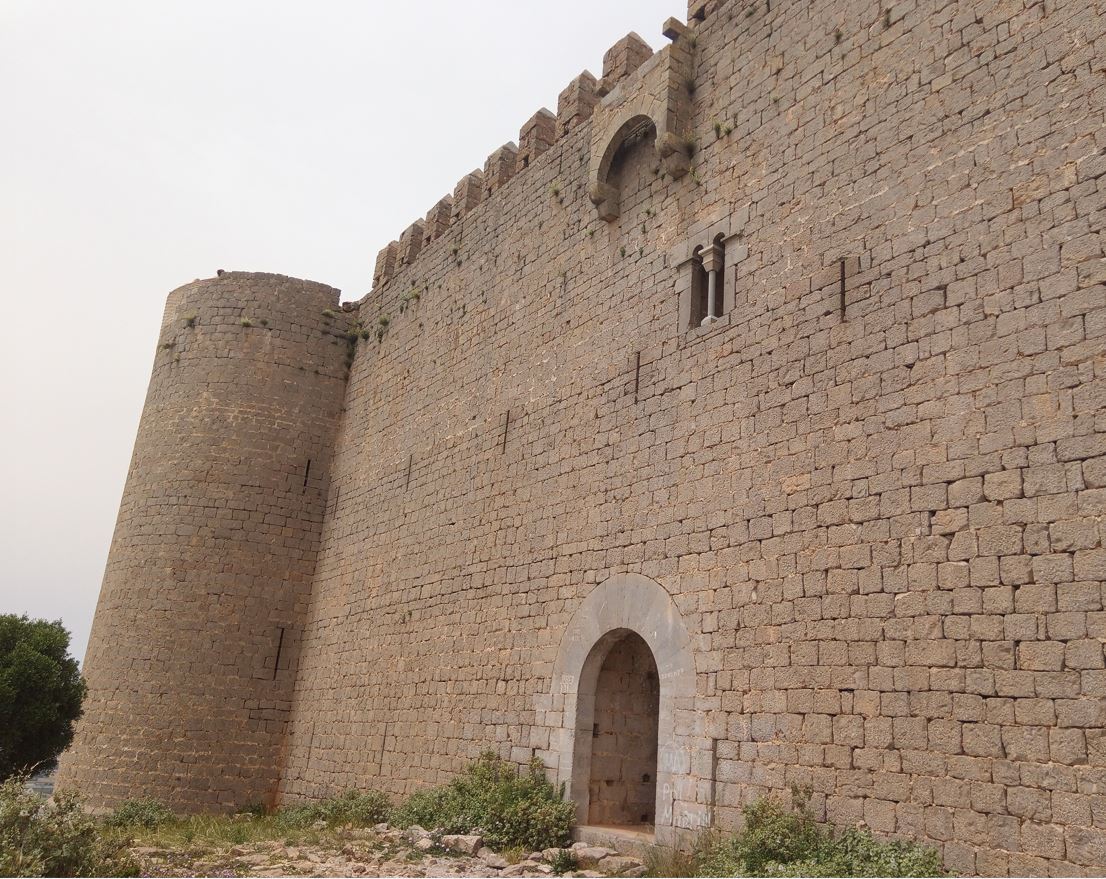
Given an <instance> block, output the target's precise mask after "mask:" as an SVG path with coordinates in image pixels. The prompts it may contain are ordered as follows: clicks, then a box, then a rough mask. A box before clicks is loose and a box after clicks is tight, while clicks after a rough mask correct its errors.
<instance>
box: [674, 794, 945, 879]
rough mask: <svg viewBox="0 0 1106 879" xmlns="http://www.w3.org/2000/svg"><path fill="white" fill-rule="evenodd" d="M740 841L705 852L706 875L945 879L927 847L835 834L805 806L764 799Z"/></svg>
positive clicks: (701, 862) (856, 833)
mask: <svg viewBox="0 0 1106 879" xmlns="http://www.w3.org/2000/svg"><path fill="white" fill-rule="evenodd" d="M744 818H745V826H744V828H743V829H742V831H741V832H740V833H738V834H737V835H736V836H733V837H730V838H728V839H724V840H715V841H713V842H712V843H711V844H709V845H707V846H705V847H704V848H703V849H702V851H701V852H700V854H699V856H698V858H697V863H696V864H695V872H696V873H697V874H698V875H701V876H944V875H946V874H945V872H944V870H942V869H941V858H940V855H938V853H937V852H936V851H935V850H934V849H932V848H929V847H928V846H923V845H919V844H917V843H912V842H899V841H881V840H878V839H876V838H875V837H874V836H872V834H871V833H870V832H869V831H867V830H856V829H849V830H844V831H836V830H835V829H834V828H833V827H831V826H829V825H824V824H819V823H818V822H817V821H815V820H814V818H813V817H812V816H811V814H810V812H809V811H808V809H807V808H806V805H805V802H802V801H801V799H800V802H799V804H798V805H797V806H796V807H795V808H792V809H788V808H785V807H784V806H783V805H781V804H780V803H779V802H778V801H776V800H772V799H760V800H757V801H756V802H755V803H752V804H751V805H749V806H746V807H745V809H744Z"/></svg>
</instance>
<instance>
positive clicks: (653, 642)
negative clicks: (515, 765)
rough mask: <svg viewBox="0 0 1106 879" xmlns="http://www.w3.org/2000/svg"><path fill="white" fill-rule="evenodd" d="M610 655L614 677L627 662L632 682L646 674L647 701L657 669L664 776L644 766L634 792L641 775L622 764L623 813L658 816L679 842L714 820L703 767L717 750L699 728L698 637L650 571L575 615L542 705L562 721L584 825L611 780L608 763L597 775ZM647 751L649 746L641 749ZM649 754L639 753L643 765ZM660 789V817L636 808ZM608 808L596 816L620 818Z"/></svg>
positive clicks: (568, 785) (598, 595) (556, 739)
mask: <svg viewBox="0 0 1106 879" xmlns="http://www.w3.org/2000/svg"><path fill="white" fill-rule="evenodd" d="M631 636H633V637H632V638H631ZM620 644H621V645H622V646H621V647H619V645H620ZM644 651H647V652H648V657H649V659H651V660H652V662H653V666H652V669H650V667H649V666H648V663H647V662H646V661H645V652H644ZM608 659H610V660H611V663H612V664H611V665H610V666H609V667H607V668H606V670H607V671H608V672H610V673H612V674H608V675H607V678H608V679H609V678H610V677H612V676H615V677H617V674H618V673H620V672H619V671H618V670H620V669H623V668H625V667H626V666H627V664H628V665H629V666H630V668H635V667H636V668H637V669H638V671H636V672H633V673H632V674H631V676H630V678H627V679H626V680H627V681H629V680H631V678H634V679H636V681H637V683H636V684H635V686H639V687H640V692H639V694H638V700H637V704H639V705H640V704H643V703H644V692H645V691H646V680H647V678H648V674H649V672H650V671H651V670H655V674H656V715H655V716H656V727H655V728H656V758H655V760H654V761H653V765H655V767H656V768H655V776H651V778H650V780H649V781H648V782H644V781H642V780H641V778H642V776H644V775H645V774H646V771H645V770H644V769H642V770H641V771H640V772H639V773H638V775H637V778H638V781H637V783H636V784H637V788H636V790H634V791H631V790H630V778H631V777H630V776H629V775H626V774H625V769H622V768H620V769H619V772H620V773H623V774H622V776H621V777H620V778H619V779H617V781H619V782H620V783H621V784H622V785H623V787H622V789H621V790H616V791H613V792H612V793H613V794H614V797H613V799H614V800H615V801H618V802H621V803H622V804H623V806H624V811H623V812H621V813H620V814H621V815H623V816H624V818H626V817H628V818H629V819H636V820H630V821H629V822H628V823H629V824H630V826H633V825H641V824H642V823H643V822H642V820H641V816H642V815H646V816H650V817H651V818H652V821H653V827H654V828H655V839H656V841H657V842H660V843H665V844H674V843H676V842H677V841H678V833H677V832H678V830H681V829H690V830H697V829H699V828H702V827H705V826H708V825H709V824H710V812H711V809H710V801H709V787H710V786H709V782H708V783H707V784H703V783H702V782H703V781H704V780H705V779H704V778H703V777H701V776H702V775H703V774H704V773H702V772H701V770H700V768H699V767H701V766H702V765H704V759H705V760H706V765H708V766H709V758H710V746H709V740H707V739H705V738H704V737H703V736H702V734H701V733H698V734H697V730H696V724H697V720H696V717H697V715H696V712H695V665H694V662H693V658H692V646H691V637H690V636H689V634H688V632H687V629H686V627H685V626H684V623H683V620H682V619H681V617H680V613H679V610H678V609H677V608H676V605H675V602H673V601H672V598H671V596H669V594H668V593H667V592H666V591H665V590H664V588H663V587H662V586H661V585H660V584H659V583H656V582H655V581H653V580H650V579H649V578H648V577H644V576H642V575H640V574H616V575H615V576H613V577H611V578H610V579H608V580H605V581H604V582H603V583H600V584H599V585H598V586H596V587H595V589H593V590H592V592H591V593H590V594H589V595H588V596H587V598H585V599H584V600H583V601H582V602H581V603H580V605H579V606H578V607H577V609H576V612H575V613H574V614H573V616H572V619H571V620H569V623H568V626H567V627H566V629H565V633H564V635H563V636H562V638H561V643H560V647H559V649H558V653H557V659H556V661H555V662H554V666H553V684H552V692H551V693H550V694H549V695H548V696H545V697H541V698H539V700H538V703H537V704H538V705H539V707H540V708H541V710H543V711H549V712H550V714H549V716H550V717H551V718H552V719H553V720H554V723H553V724H552V728H551V730H550V732H551V736H550V750H551V754H552V757H553V760H552V763H551V765H553V766H555V768H556V772H557V779H558V781H560V782H562V783H563V784H564V785H565V790H566V794H567V795H568V797H569V798H570V799H572V801H573V802H574V803H575V804H576V819H577V822H578V823H579V824H580V825H584V826H587V825H590V824H592V823H593V821H594V820H595V819H593V812H592V791H593V789H598V785H599V784H600V783H601V782H604V781H606V780H608V779H605V778H604V777H603V772H602V771H601V770H599V769H598V767H597V772H596V774H595V775H594V777H593V772H592V764H593V760H594V758H595V756H596V755H597V754H602V753H603V752H602V750H601V749H600V750H599V751H597V750H596V748H597V743H596V738H597V736H596V733H597V731H600V737H602V732H601V730H602V729H603V726H602V724H603V723H604V719H603V712H604V711H606V710H610V709H609V706H610V704H611V703H610V700H609V698H608V696H607V695H604V694H608V695H609V694H610V693H611V688H610V687H609V680H604V679H603V677H604V676H603V672H604V669H605V666H606V663H607V661H608ZM616 704H617V703H616ZM645 704H647V703H645ZM597 707H598V712H597ZM597 713H598V716H597ZM616 713H617V714H620V715H622V717H623V719H624V720H625V718H626V717H627V715H626V712H625V711H624V710H618V711H617V712H616ZM634 715H636V716H637V717H641V718H647V717H649V715H650V712H649V711H648V710H646V711H637V710H635V711H631V712H630V716H634ZM612 722H613V720H612ZM647 723H648V721H646V720H644V719H643V720H642V721H641V723H640V724H639V729H645V728H646V724H647ZM597 724H599V726H598V727H597ZM644 751H645V748H644V747H642V748H641V749H640V751H639V755H643V754H644ZM645 759H646V758H645V757H644V756H639V757H638V758H635V760H637V761H638V762H640V763H642V765H644V763H645ZM631 765H636V763H634V764H631ZM626 768H629V767H626ZM610 780H612V781H616V779H610ZM593 784H594V785H595V786H596V787H595V788H593ZM650 787H651V790H652V793H653V810H652V813H650V812H649V811H647V810H639V811H637V812H636V813H634V812H630V811H629V810H628V809H629V804H630V803H631V802H640V797H642V796H646V795H647V792H648V791H649V789H650ZM623 794H624V795H625V796H622V795H623ZM608 805H609V804H608ZM605 808H606V806H605V805H604V804H602V802H601V803H600V805H599V806H597V810H596V812H595V813H594V815H595V816H596V818H599V817H600V816H602V815H611V814H618V813H612V812H611V811H604V809H605ZM621 826H626V825H625V824H622V825H621Z"/></svg>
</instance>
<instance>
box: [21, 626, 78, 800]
mask: <svg viewBox="0 0 1106 879" xmlns="http://www.w3.org/2000/svg"><path fill="white" fill-rule="evenodd" d="M84 695H85V684H84V681H83V680H81V672H80V669H79V668H78V666H77V660H75V659H74V658H73V657H72V656H70V655H69V632H67V631H66V629H65V627H64V626H63V625H62V624H61V621H60V620H59V621H58V622H53V623H51V622H48V621H47V620H32V619H28V618H27V617H26V616H16V615H15V614H0V781H3V780H4V779H6V778H9V777H11V776H12V775H16V774H19V773H21V772H28V771H32V770H34V769H36V768H41V769H49V768H52V767H53V766H54V764H55V763H56V762H57V758H58V755H59V754H60V753H61V752H62V751H64V750H65V749H66V747H68V745H69V743H70V742H71V741H72V740H73V724H74V723H75V722H76V720H77V718H78V717H80V716H81V702H82V701H83V700H84Z"/></svg>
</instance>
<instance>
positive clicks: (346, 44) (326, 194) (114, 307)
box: [0, 0, 686, 658]
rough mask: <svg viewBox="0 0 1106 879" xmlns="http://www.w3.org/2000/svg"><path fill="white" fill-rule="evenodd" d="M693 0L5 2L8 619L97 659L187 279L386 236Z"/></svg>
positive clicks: (334, 269) (1, 365)
mask: <svg viewBox="0 0 1106 879" xmlns="http://www.w3.org/2000/svg"><path fill="white" fill-rule="evenodd" d="M685 13H686V5H685V4H683V3H682V2H681V0H617V2H613V0H612V2H601V3H597V2H594V0H591V2H587V0H557V2H544V3H530V2H520V0H513V2H430V0H423V2H419V3H389V4H385V3H379V2H374V3H369V2H362V3H355V2H337V0H335V2H318V0H316V2H311V3H308V2H303V3H298V4H294V3H290V2H274V0H264V2H262V0H250V2H246V0H241V2H238V0H188V2H184V0H180V2H149V0H143V2H117V0H97V2H95V3H88V2H79V0H72V2H67V3H59V2H53V0H0V83H2V85H0V257H2V270H3V277H4V281H3V287H2V288H0V289H2V290H3V312H2V314H0V376H3V378H2V379H0V381H2V382H3V390H4V393H3V400H2V409H0V412H2V415H0V418H2V422H0V428H2V429H0V453H2V455H3V460H4V463H5V466H6V468H7V475H6V476H5V477H4V478H3V480H2V482H0V486H2V487H0V558H2V559H3V563H2V568H0V613H27V614H30V615H31V616H36V617H47V618H50V619H58V618H60V619H62V620H63V621H64V622H65V624H66V626H68V627H69V629H70V630H71V631H72V633H73V648H72V649H73V653H74V654H75V655H76V656H77V657H78V658H80V657H83V655H84V650H85V644H86V642H87V639H88V631H89V627H90V626H91V623H92V613H93V610H94V608H95V604H96V596H97V593H98V592H99V589H100V580H101V578H102V576H103V569H104V562H105V560H106V558H107V551H108V545H109V543H110V541H111V534H112V530H113V528H114V525H115V515H116V511H117V508H118V504H119V498H120V495H121V494H122V491H123V482H124V479H125V476H126V470H127V464H128V462H129V460H130V455H131V448H132V445H133V443H134V436H135V430H136V428H137V425H138V417H139V414H140V412H141V409H142V402H143V398H144V396H145V393H146V383H147V381H148V380H149V375H150V368H151V365H152V362H153V355H154V348H155V344H156V333H157V330H158V326H159V324H160V319H161V311H162V306H163V304H164V301H165V297H166V295H167V294H168V293H169V291H170V290H172V289H173V288H174V287H177V286H179V285H181V284H184V283H187V282H188V281H191V280H192V279H193V278H197V277H209V276H211V275H214V274H215V271H216V269H220V268H223V269H242V270H254V271H272V272H280V273H283V274H288V275H294V276H297V277H301V278H310V279H312V280H317V281H323V282H325V283H328V284H332V285H334V286H336V287H340V288H341V289H342V291H343V297H344V298H358V297H360V296H361V295H363V294H364V293H365V292H367V290H368V288H369V287H370V286H371V277H372V267H373V261H374V260H375V258H376V253H377V251H378V250H379V249H380V248H381V247H383V246H384V245H385V244H387V243H388V241H390V240H391V239H392V238H395V237H398V235H399V233H400V232H402V231H403V229H404V228H405V227H406V226H407V225H409V224H410V223H411V222H412V221H413V220H415V219H418V218H421V217H423V216H424V215H425V214H426V212H427V210H429V208H430V207H431V205H433V204H434V202H436V201H437V200H438V199H439V198H441V197H442V196H443V195H445V194H446V193H448V192H451V191H452V189H453V186H454V184H455V183H456V182H457V180H458V179H459V178H460V177H462V176H463V175H464V174H466V173H468V172H469V171H471V170H473V169H474V168H477V167H480V166H482V165H483V163H484V159H485V158H486V157H487V155H488V154H489V153H491V152H492V151H493V150H494V149H495V148H496V147H498V146H500V145H501V144H503V143H505V142H507V141H511V140H514V141H517V139H518V130H519V128H520V127H521V125H522V123H523V122H525V121H526V120H527V119H528V118H529V117H530V116H531V115H532V114H533V113H534V112H535V111H536V110H537V109H538V108H539V107H542V106H545V107H548V108H549V109H550V110H552V111H554V112H556V108H557V94H558V93H559V92H560V90H561V89H562V88H563V87H564V86H565V85H567V83H568V82H569V80H570V79H572V78H573V77H574V76H575V75H576V74H578V73H579V72H580V71H581V70H584V69H585V68H586V69H588V70H591V71H592V73H594V74H595V75H596V76H599V75H600V74H601V72H602V58H603V52H604V51H605V50H606V49H607V47H608V46H610V45H611V44H612V43H614V42H615V41H616V40H618V39H619V38H620V37H622V36H623V35H625V34H626V33H627V32H628V31H631V30H634V31H637V33H639V34H640V35H641V36H642V37H644V38H645V40H647V41H648V42H649V43H650V44H651V45H652V46H653V47H654V48H660V46H661V45H662V44H663V43H664V39H663V38H662V37H661V34H660V31H661V25H662V23H663V22H664V20H665V19H666V18H668V17H669V16H671V15H674V16H678V17H680V18H682V17H683V16H684V14H685Z"/></svg>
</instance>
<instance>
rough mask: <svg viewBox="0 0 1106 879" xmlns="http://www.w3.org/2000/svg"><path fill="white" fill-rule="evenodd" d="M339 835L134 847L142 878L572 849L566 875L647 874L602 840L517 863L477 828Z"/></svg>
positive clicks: (414, 865)
mask: <svg viewBox="0 0 1106 879" xmlns="http://www.w3.org/2000/svg"><path fill="white" fill-rule="evenodd" d="M335 835H336V838H335V839H333V840H329V841H323V842H319V843H318V844H314V845H309V844H306V843H300V844H297V845H294V846H292V845H284V844H283V843H281V842H279V841H269V842H258V843H248V844H243V845H236V846H233V847H230V848H227V849H225V850H222V851H219V850H212V851H207V852H203V851H198V850H196V849H195V847H194V846H193V847H190V848H189V849H188V850H187V851H180V850H172V849H165V848H157V847H151V846H141V847H135V848H133V849H132V850H131V851H132V853H133V854H134V855H135V857H136V858H137V859H138V861H139V863H140V864H141V867H142V875H143V876H225V875H237V876H256V877H270V876H272V877H275V876H328V877H329V876H417V877H462V876H479V877H504V879H508V877H545V876H552V875H553V874H554V872H555V871H554V867H553V866H552V865H553V863H557V862H561V863H559V864H558V865H559V866H563V861H564V859H565V858H566V857H567V856H568V855H571V856H572V857H573V858H574V859H575V863H576V866H575V868H574V869H572V870H569V871H567V872H565V873H564V874H563V875H564V876H566V877H572V879H575V877H581V879H585V877H591V879H599V877H606V876H618V877H637V876H642V875H644V873H645V866H644V864H643V863H642V862H641V861H640V860H639V859H638V858H633V857H627V856H625V855H619V854H618V853H617V852H615V851H613V850H611V849H609V848H603V847H601V846H591V845H587V844H585V843H575V844H574V845H573V846H572V847H571V848H569V849H561V848H547V849H545V850H543V851H535V852H531V853H529V854H528V855H527V856H526V857H525V858H523V860H521V861H519V862H518V863H516V864H511V863H509V862H508V861H507V859H506V858H505V857H504V856H503V855H502V854H500V853H498V852H495V851H493V850H492V849H490V848H489V847H488V846H486V845H484V840H483V838H482V837H481V836H479V835H476V834H442V833H441V832H440V831H436V830H427V829H425V828H423V827H419V826H418V825H412V826H410V827H408V828H406V829H404V830H400V829H398V828H394V827H391V826H389V825H388V824H377V825H375V826H374V827H373V828H371V829H364V830H360V829H353V828H347V829H345V830H340V831H337V832H336V834H335Z"/></svg>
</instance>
